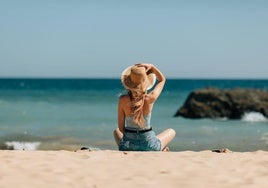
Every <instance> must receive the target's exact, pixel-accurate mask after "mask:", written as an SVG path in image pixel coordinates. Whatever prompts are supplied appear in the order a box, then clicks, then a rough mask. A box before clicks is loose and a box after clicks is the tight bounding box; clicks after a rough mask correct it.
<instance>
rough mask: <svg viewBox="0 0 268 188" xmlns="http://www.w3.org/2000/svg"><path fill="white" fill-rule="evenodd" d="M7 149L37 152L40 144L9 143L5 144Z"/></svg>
mask: <svg viewBox="0 0 268 188" xmlns="http://www.w3.org/2000/svg"><path fill="white" fill-rule="evenodd" d="M5 144H6V146H7V148H8V149H11V150H37V148H38V147H39V145H40V144H41V143H40V142H18V141H11V142H5Z"/></svg>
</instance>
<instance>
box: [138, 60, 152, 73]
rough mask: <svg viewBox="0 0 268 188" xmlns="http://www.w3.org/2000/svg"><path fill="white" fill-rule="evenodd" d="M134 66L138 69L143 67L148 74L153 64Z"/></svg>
mask: <svg viewBox="0 0 268 188" xmlns="http://www.w3.org/2000/svg"><path fill="white" fill-rule="evenodd" d="M135 65H136V66H138V67H144V68H145V72H146V73H147V74H148V73H150V72H151V71H152V70H151V69H152V67H153V64H148V63H138V64H135Z"/></svg>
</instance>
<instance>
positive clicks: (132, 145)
mask: <svg viewBox="0 0 268 188" xmlns="http://www.w3.org/2000/svg"><path fill="white" fill-rule="evenodd" d="M119 150H120V151H160V150H161V142H160V140H159V139H158V138H157V137H156V134H155V132H154V131H153V130H151V131H148V132H142V133H132V132H125V133H124V136H123V139H122V140H121V142H120V144H119Z"/></svg>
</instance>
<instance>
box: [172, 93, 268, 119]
mask: <svg viewBox="0 0 268 188" xmlns="http://www.w3.org/2000/svg"><path fill="white" fill-rule="evenodd" d="M246 112H260V113H262V114H263V115H264V116H265V117H268V92H267V91H264V90H257V89H230V90H221V89H217V88H205V89H200V90H196V91H193V92H192V93H190V94H189V96H188V98H187V99H186V101H185V103H184V105H183V106H182V107H181V108H180V109H179V110H178V111H177V112H176V114H175V115H174V116H183V117H186V118H225V117H226V118H229V119H240V118H241V117H242V116H243V115H244V113H246Z"/></svg>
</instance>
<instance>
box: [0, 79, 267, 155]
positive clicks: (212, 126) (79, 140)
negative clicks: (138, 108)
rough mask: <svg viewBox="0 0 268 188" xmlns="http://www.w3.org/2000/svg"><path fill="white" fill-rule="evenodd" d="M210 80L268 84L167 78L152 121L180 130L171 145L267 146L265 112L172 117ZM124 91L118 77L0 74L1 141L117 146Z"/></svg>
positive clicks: (20, 145)
mask: <svg viewBox="0 0 268 188" xmlns="http://www.w3.org/2000/svg"><path fill="white" fill-rule="evenodd" d="M208 86H210V87H219V88H235V87H243V88H259V89H265V90H268V88H267V87H268V80H181V79H178V80H167V84H166V86H165V89H164V91H163V93H162V95H161V96H160V98H159V100H158V101H157V102H156V104H155V106H154V110H153V114H152V120H151V121H152V126H153V128H154V130H155V131H156V132H157V133H159V132H160V131H163V130H164V129H166V128H169V127H170V128H173V129H175V130H176V132H177V135H176V137H175V139H174V140H173V142H172V143H171V144H170V148H171V150H173V151H182V150H194V151H200V150H205V149H216V148H223V147H227V148H229V149H231V150H234V151H255V150H266V151H268V121H267V119H266V118H264V117H262V116H260V114H255V113H250V114H246V115H245V117H243V118H242V119H241V120H227V119H218V120H212V119H198V120H191V119H185V118H182V117H176V118H175V117H173V115H174V114H175V112H176V111H177V109H178V108H179V107H180V106H181V105H182V104H183V102H184V100H185V99H186V97H187V95H188V94H189V93H190V92H191V91H192V90H194V89H197V88H202V87H208ZM122 92H123V88H122V86H121V84H120V80H118V79H0V147H1V148H2V149H3V148H6V147H7V146H9V147H13V148H14V147H15V149H37V150H60V149H79V148H80V147H82V146H90V147H95V148H100V149H117V146H116V144H115V142H114V139H113V134H112V132H113V130H114V129H115V128H116V127H117V119H116V118H117V114H116V113H117V99H118V96H119V95H120V93H122Z"/></svg>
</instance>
